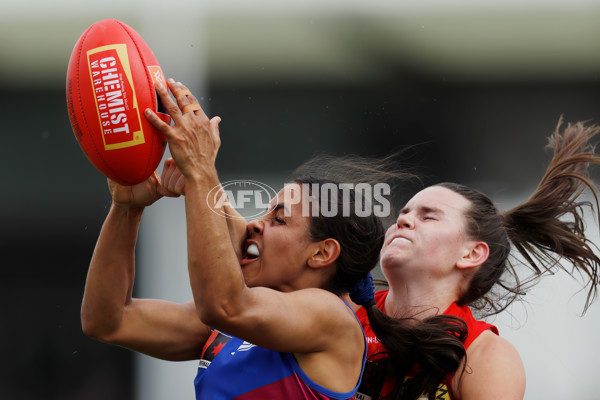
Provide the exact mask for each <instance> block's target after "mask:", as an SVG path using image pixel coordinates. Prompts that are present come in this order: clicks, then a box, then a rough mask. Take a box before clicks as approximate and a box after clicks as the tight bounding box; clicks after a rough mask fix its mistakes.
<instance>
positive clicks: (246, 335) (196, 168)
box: [146, 80, 364, 391]
mask: <svg viewBox="0 0 600 400" xmlns="http://www.w3.org/2000/svg"><path fill="white" fill-rule="evenodd" d="M169 86H170V89H171V91H172V92H173V93H177V92H179V91H181V90H182V89H183V88H184V87H183V85H181V84H177V83H175V82H173V81H171V80H170V82H169ZM157 91H158V93H159V95H160V96H161V99H162V101H163V104H164V105H165V106H166V107H167V110H168V111H169V114H170V115H171V117H172V118H173V121H174V122H175V125H174V126H168V125H167V124H165V123H164V122H162V121H161V120H160V119H159V118H158V117H157V116H156V115H155V114H154V113H153V112H152V111H151V110H146V117H147V118H148V120H149V121H150V122H151V123H152V124H153V125H154V126H155V127H157V128H158V129H160V130H161V131H162V132H163V133H164V134H165V136H166V137H167V139H168V141H169V147H170V150H171V154H172V155H173V158H174V159H175V161H176V163H177V166H178V167H179V168H180V170H181V172H182V174H183V175H184V176H185V205H186V207H185V208H186V223H187V237H188V245H187V248H188V270H189V275H190V283H191V286H192V292H193V294H194V301H195V304H196V310H197V312H198V315H199V317H200V319H201V320H202V321H203V322H205V323H206V324H208V325H210V326H212V327H214V328H216V329H219V330H222V331H224V332H225V333H228V334H232V335H235V336H237V337H240V338H242V339H244V340H246V341H249V342H251V343H253V344H256V345H259V346H263V347H266V348H269V349H272V350H277V351H281V352H291V353H295V355H296V357H297V359H298V360H299V363H300V365H301V366H302V367H303V369H304V370H305V371H310V372H307V373H308V374H309V376H311V374H312V376H313V377H315V379H317V382H318V381H319V380H320V379H321V378H323V377H324V376H325V377H328V378H329V377H331V379H329V380H328V387H329V388H332V389H334V390H340V391H341V389H345V390H344V391H346V390H350V388H352V387H353V386H354V385H355V384H356V380H357V379H358V376H359V373H360V366H361V365H360V362H359V361H360V360H361V357H362V355H363V350H364V339H363V334H362V331H361V328H360V325H359V324H358V321H357V320H356V318H355V316H354V314H353V313H352V311H351V310H350V309H349V308H348V307H346V306H345V305H344V303H343V302H341V301H340V299H339V298H338V297H337V296H335V295H333V294H332V293H329V292H327V291H325V290H322V289H304V290H298V291H294V292H291V293H282V292H279V291H275V290H272V289H268V288H264V287H252V288H249V287H248V286H246V284H245V281H244V277H243V275H242V271H241V268H240V264H239V261H238V259H237V257H236V254H235V251H234V248H233V246H232V243H231V241H230V236H229V233H228V225H227V221H226V219H225V217H223V216H222V215H220V214H217V213H215V212H213V211H212V210H211V209H210V206H211V205H213V204H208V205H207V199H209V196H208V194H209V193H210V191H211V189H213V188H219V187H220V185H219V180H218V176H217V172H216V168H215V165H214V163H215V160H216V155H217V151H218V148H219V146H220V138H219V129H218V124H219V122H220V118H218V117H215V118H212V119H209V118H208V117H207V116H206V115H205V114H204V112H203V111H202V110H197V111H191V112H186V113H184V114H182V113H181V111H180V109H185V107H184V106H185V105H187V104H188V103H189V101H190V100H189V99H187V98H183V97H182V98H177V101H178V104H175V103H174V102H173V100H172V99H171V98H170V97H169V95H168V93H167V91H166V89H165V88H163V87H157ZM221 190H222V188H221ZM210 199H213V196H210ZM305 368H306V369H305ZM340 371H342V373H340ZM336 373H337V375H335V374H336ZM319 374H321V375H319ZM317 377H318V378H317ZM340 381H341V382H340ZM323 382H324V381H323ZM332 382H333V383H332Z"/></svg>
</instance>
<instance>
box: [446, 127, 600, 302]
mask: <svg viewBox="0 0 600 400" xmlns="http://www.w3.org/2000/svg"><path fill="white" fill-rule="evenodd" d="M561 125H562V118H561V120H559V123H558V125H557V127H556V130H555V131H554V133H553V135H552V136H551V137H550V138H549V144H548V147H549V148H551V149H553V157H552V160H551V162H550V164H549V166H548V168H547V170H546V172H545V174H544V176H543V178H542V180H541V181H540V183H539V185H538V186H537V188H536V190H535V192H534V193H533V195H532V196H531V197H530V198H529V199H528V200H527V201H525V202H524V203H522V204H520V205H518V206H516V207H514V208H512V209H511V210H509V211H507V212H504V213H500V212H499V211H498V210H497V209H496V207H495V206H494V204H493V202H492V201H491V200H490V199H489V198H488V197H487V196H486V195H484V194H483V193H481V192H479V191H477V190H474V189H471V188H468V187H465V186H462V185H458V184H454V183H440V184H438V185H437V186H442V187H445V188H448V189H450V190H453V191H454V192H456V193H458V194H460V195H462V196H463V197H465V198H466V199H467V200H469V201H470V203H471V206H470V207H469V209H468V210H467V211H466V221H467V223H466V229H467V235H468V236H469V237H471V238H474V239H477V240H482V241H485V242H486V243H487V244H488V246H489V248H490V254H489V257H488V259H487V260H486V261H485V262H484V263H483V264H482V265H481V266H480V267H479V269H478V271H477V272H476V273H475V274H474V276H473V278H472V280H471V282H470V283H469V286H468V288H467V289H466V290H465V292H464V293H463V294H462V296H461V297H460V299H459V301H458V303H459V304H464V305H469V306H471V307H474V308H476V309H479V310H482V311H484V313H485V314H495V313H498V312H500V311H502V310H504V309H505V308H506V307H507V306H508V305H510V304H511V303H512V302H513V301H515V300H516V299H517V298H519V296H520V295H522V294H524V293H525V292H526V291H527V289H529V288H530V287H531V286H532V285H533V284H535V283H536V282H537V280H538V278H539V277H541V276H543V275H545V274H553V273H555V272H556V271H557V270H558V269H563V270H565V271H566V272H567V273H568V274H570V275H571V276H574V274H575V271H577V273H578V274H579V275H581V276H583V277H584V278H585V279H586V280H587V283H586V284H585V285H589V286H590V287H589V290H588V293H587V298H586V302H585V305H584V309H583V312H584V313H585V311H586V310H587V308H588V307H589V305H590V304H591V302H592V301H593V300H594V298H595V297H596V295H597V290H598V287H597V286H598V284H599V283H600V281H599V276H598V268H599V267H600V258H599V257H598V256H597V255H596V254H595V253H594V249H596V248H597V247H596V246H595V245H594V244H593V243H592V242H591V241H590V240H589V239H588V238H587V237H586V235H585V223H584V213H583V211H584V209H585V208H587V207H589V208H590V209H592V210H593V206H594V205H595V209H596V210H598V209H599V207H598V205H599V204H598V192H599V189H598V187H597V186H596V185H595V183H594V182H593V181H592V179H591V178H590V176H589V171H588V166H589V164H590V163H593V164H599V163H600V156H598V155H597V154H595V152H594V146H593V145H592V144H591V143H590V140H591V139H592V138H593V137H594V136H596V135H597V134H598V132H600V128H598V127H597V126H585V125H584V124H583V123H581V122H578V123H575V124H568V125H567V127H566V128H565V129H564V131H563V133H562V134H561V133H560V128H561ZM586 189H589V191H590V192H591V194H592V197H593V203H591V202H590V201H583V200H579V199H580V196H581V195H582V194H583V192H584V191H585V190H586ZM511 244H512V246H514V248H515V249H517V251H518V254H517V255H518V256H520V258H515V257H509V255H510V252H511ZM563 260H566V261H568V263H569V264H570V265H571V266H573V267H574V268H573V269H571V268H567V266H566V265H563V264H562V263H561V262H562V261H563ZM518 265H526V266H528V267H529V269H530V271H531V272H532V273H531V274H530V275H529V276H526V277H524V278H519V274H518V273H517V268H516V267H517V266H518ZM505 273H506V274H505ZM584 287H585V286H584ZM492 288H498V289H499V290H497V291H496V292H491V289H492Z"/></svg>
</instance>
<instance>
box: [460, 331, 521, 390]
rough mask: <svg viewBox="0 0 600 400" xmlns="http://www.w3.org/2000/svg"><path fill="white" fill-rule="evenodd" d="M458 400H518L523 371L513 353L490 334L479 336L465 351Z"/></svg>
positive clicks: (506, 345) (488, 332)
mask: <svg viewBox="0 0 600 400" xmlns="http://www.w3.org/2000/svg"><path fill="white" fill-rule="evenodd" d="M459 378H460V374H459V373H457V374H456V376H455V378H454V381H455V382H454V383H455V385H453V386H454V387H455V388H458V391H457V393H456V394H457V398H458V399H460V400H478V399H486V400H487V399H489V400H522V399H523V397H524V395H525V369H524V367H523V363H522V361H521V357H520V356H519V354H518V352H517V350H516V349H515V348H514V346H513V345H512V344H510V343H509V342H508V341H507V340H505V339H503V338H501V337H499V336H497V335H495V334H494V333H492V332H490V331H486V332H483V333H482V334H481V335H480V336H479V337H478V338H477V339H475V341H474V342H473V343H472V344H471V346H469V348H468V349H467V368H466V370H465V373H464V375H463V377H462V381H460V382H458V381H457V379H459Z"/></svg>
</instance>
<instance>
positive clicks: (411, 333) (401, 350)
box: [291, 155, 467, 399]
mask: <svg viewBox="0 0 600 400" xmlns="http://www.w3.org/2000/svg"><path fill="white" fill-rule="evenodd" d="M392 160H393V157H388V158H385V159H379V160H374V159H367V158H362V157H357V156H346V157H334V156H328V155H320V156H317V157H315V158H313V159H312V160H310V161H308V162H307V163H305V164H304V165H303V166H301V167H299V168H298V169H297V170H296V171H294V173H293V174H292V176H291V180H292V181H293V182H296V183H299V184H308V185H309V187H310V185H312V184H320V185H322V184H324V183H334V184H336V185H337V187H338V196H337V201H338V204H337V209H338V210H341V209H342V206H343V205H342V201H343V200H346V201H349V202H350V204H349V207H348V210H350V211H351V213H350V215H348V216H343V215H342V213H337V214H335V215H334V216H332V217H326V216H323V215H322V213H318V215H312V218H311V225H310V236H311V238H312V239H313V240H315V241H318V240H323V239H326V238H334V239H336V240H337V241H338V242H339V243H340V247H341V252H340V256H339V258H338V260H337V269H336V274H335V276H334V277H333V279H332V280H331V283H330V285H329V288H328V289H329V290H331V291H332V292H334V293H336V294H343V293H347V292H350V291H351V289H352V288H353V287H354V285H355V284H356V283H357V282H358V281H359V280H361V279H362V278H363V277H364V276H365V274H367V273H368V272H369V271H371V270H372V269H373V268H374V267H375V265H376V264H377V262H378V260H379V254H380V251H381V247H382V246H383V240H384V235H385V228H384V226H383V223H382V221H381V220H380V219H379V218H378V217H377V216H375V213H373V212H371V213H370V214H369V216H367V217H359V216H357V215H356V213H355V212H354V210H355V209H354V205H355V202H356V201H357V200H358V196H359V195H360V194H359V193H358V192H357V191H355V190H349V191H346V193H347V194H349V196H348V195H347V197H346V198H345V199H344V197H343V193H342V190H341V187H340V185H339V184H340V183H358V182H361V183H369V184H372V185H374V184H375V183H383V182H386V183H390V186H391V187H392V186H395V185H396V184H397V183H398V182H402V181H405V180H406V179H414V178H415V176H414V175H412V174H410V173H406V172H402V171H398V170H397V169H395V167H394V166H393V164H392ZM311 194H312V195H313V196H316V197H318V196H319V195H320V193H311ZM332 197H333V196H329V200H330V201H331V199H332ZM363 204H364V203H363ZM329 207H330V209H331V204H330V205H329ZM365 308H366V310H367V315H368V317H369V323H370V325H371V327H372V329H373V332H374V333H375V334H376V335H377V337H378V338H379V340H380V341H381V343H382V344H383V346H384V347H385V353H386V355H387V357H385V359H382V360H379V361H376V362H375V361H369V362H368V363H367V367H366V370H365V374H368V375H369V376H370V377H371V378H372V389H373V390H372V398H373V399H378V398H379V393H380V392H381V388H382V386H383V382H384V380H385V379H386V378H388V377H395V378H396V382H397V383H396V386H395V389H394V398H398V399H400V398H401V399H417V398H418V397H419V396H420V395H421V394H422V393H427V394H429V396H430V398H431V399H433V396H434V395H435V393H436V392H437V388H438V385H439V383H440V382H442V381H443V380H444V379H445V378H446V376H447V375H449V374H451V373H453V372H454V371H456V369H457V368H458V366H459V365H460V362H461V361H462V360H463V358H464V357H465V349H464V346H463V343H462V342H463V341H464V339H465V338H466V334H467V328H466V324H465V323H464V321H462V320H461V319H459V318H457V317H453V316H443V315H441V316H435V317H432V318H429V319H427V320H425V321H417V320H415V319H411V318H392V317H390V316H388V315H386V314H385V313H384V312H383V311H381V310H380V309H379V308H377V306H375V305H374V304H373V303H371V304H370V305H367V306H365ZM415 365H419V366H420V367H421V368H420V370H419V371H416V372H417V374H416V375H415V376H414V377H413V379H410V380H408V381H407V382H404V377H405V376H406V375H407V374H408V373H409V372H411V371H414V369H413V368H414V366H415Z"/></svg>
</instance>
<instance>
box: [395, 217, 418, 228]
mask: <svg viewBox="0 0 600 400" xmlns="http://www.w3.org/2000/svg"><path fill="white" fill-rule="evenodd" d="M396 226H397V227H398V229H400V228H406V229H412V228H414V226H415V224H414V219H413V216H412V215H411V214H410V213H400V214H399V215H398V219H397V220H396Z"/></svg>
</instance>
